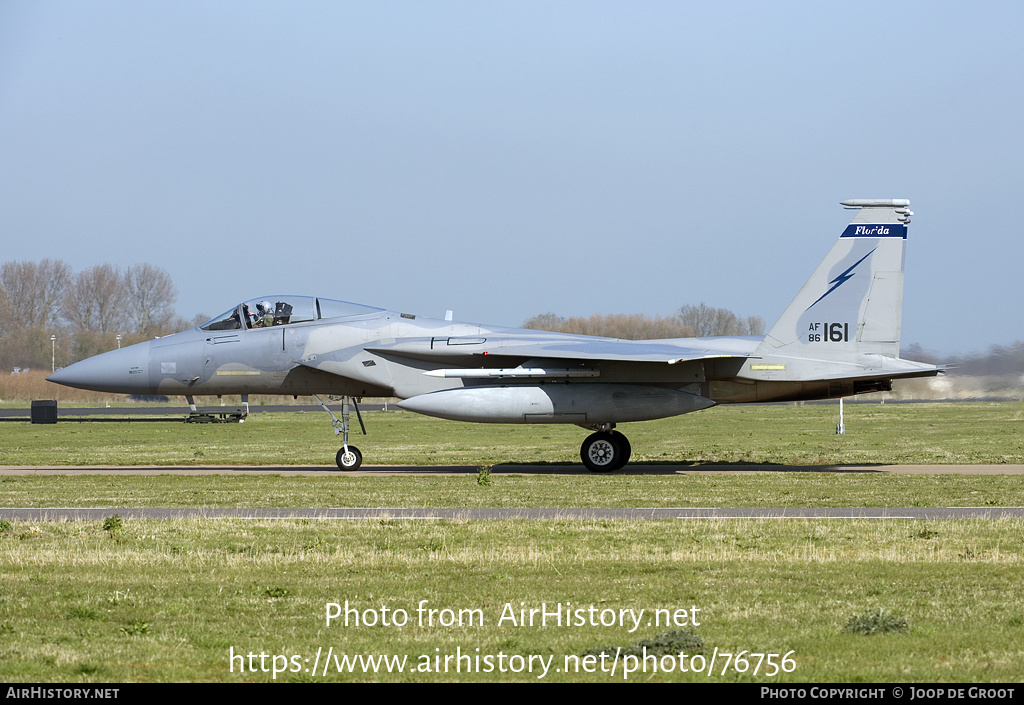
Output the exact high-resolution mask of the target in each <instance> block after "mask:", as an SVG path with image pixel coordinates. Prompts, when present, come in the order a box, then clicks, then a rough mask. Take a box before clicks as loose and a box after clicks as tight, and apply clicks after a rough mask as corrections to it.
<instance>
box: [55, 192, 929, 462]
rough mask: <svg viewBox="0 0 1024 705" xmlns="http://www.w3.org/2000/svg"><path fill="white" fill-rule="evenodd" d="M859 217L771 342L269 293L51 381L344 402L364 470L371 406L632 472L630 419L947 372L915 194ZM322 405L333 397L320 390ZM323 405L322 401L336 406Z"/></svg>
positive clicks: (871, 387)
mask: <svg viewBox="0 0 1024 705" xmlns="http://www.w3.org/2000/svg"><path fill="white" fill-rule="evenodd" d="M842 205H843V206H845V207H847V208H850V209H853V210H855V211H856V212H855V213H854V216H853V220H852V222H851V223H850V224H849V225H848V226H847V227H846V229H845V230H844V231H843V233H842V235H841V236H840V237H839V240H838V242H836V244H835V245H834V246H833V247H832V249H831V250H830V251H829V253H828V255H827V256H826V257H825V259H824V260H823V261H822V263H821V264H820V265H819V266H818V268H817V269H816V270H815V271H814V273H813V274H812V275H811V277H810V279H808V280H807V283H806V284H804V286H803V288H802V289H800V292H799V293H798V294H797V295H796V298H795V299H793V302H792V303H791V304H790V305H789V307H788V308H787V309H786V310H785V312H784V313H783V314H782V316H781V317H780V318H779V320H778V322H777V323H775V325H774V326H772V328H771V330H770V331H769V332H768V335H766V336H764V338H760V337H753V336H739V337H712V338H677V339H668V340H618V339H612V338H598V337H591V336H581V335H566V334H561V333H551V332H545V331H535V330H524V329H518V328H502V327H496V326H487V325H481V324H475V323H459V322H454V321H451V320H448V319H449V316H446V317H445V319H444V320H442V319H435V318H429V317H424V316H418V315H414V314H411V313H402V312H399V311H391V310H387V309H381V308H375V307H372V306H364V305H361V304H353V303H348V302H344V301H335V300H331V299H321V298H318V297H315V296H261V297H257V298H255V299H250V300H248V301H245V302H243V303H240V304H238V305H236V306H233V307H232V308H230V309H228V310H227V311H226V312H224V313H223V314H221V315H220V316H217V317H216V318H214V319H212V320H210V321H208V322H207V323H205V324H203V325H201V326H199V327H197V328H194V329H192V330H189V331H184V332H181V333H176V334H174V335H171V336H167V337H165V338H159V339H156V340H152V341H149V342H145V343H140V344H138V345H133V346H131V347H128V348H125V349H123V350H114V351H111V352H108V353H104V354H102V355H97V356H95V357H92V358H89V359H87V360H83V361H81V362H78V363H75V364H73V365H71V366H69V367H67V368H64V369H63V370H60V371H58V372H56V373H55V374H53V375H52V376H51V377H50V378H49V379H50V380H51V381H53V382H57V383H59V384H64V385H67V386H71V387H81V388H85V389H95V390H100V391H107V392H112V393H119V394H180V395H184V396H186V397H187V398H188V400H189V403H190V404H191V405H192V406H193V408H194V407H195V403H194V397H195V396H199V395H204V394H215V395H224V394H241V395H242V397H243V401H247V399H248V395H249V394H256V393H259V394H286V395H295V396H297V395H334V396H338V397H341V400H342V407H343V413H342V418H341V419H338V418H337V417H336V416H334V414H333V412H330V409H329V408H328V407H327V406H326V405H323V406H324V408H325V409H326V410H327V411H328V412H329V413H331V417H332V419H333V424H334V428H335V433H338V434H342V436H343V445H342V448H341V449H340V450H339V451H338V453H337V456H336V461H337V464H338V466H339V467H340V468H342V469H354V468H356V467H359V465H360V463H361V462H362V455H361V453H360V452H359V450H358V449H356V448H355V446H353V445H350V444H349V442H348V436H349V410H350V407H353V406H354V408H355V410H356V412H357V414H358V406H357V405H356V401H357V400H358V399H359V398H361V397H366V396H373V397H389V396H394V397H399V398H401V399H402V400H403V401H402V402H400V404H399V406H401V407H402V408H403V409H407V410H410V411H415V412H417V413H421V414H427V415H430V416H437V417H440V418H445V419H453V420H458V421H476V422H486V423H533V424H550V423H562V424H576V425H578V426H581V427H583V428H586V429H589V430H591V431H592V433H591V434H590V435H589V436H587V438H586V439H585V440H584V441H583V444H582V447H581V449H580V457H581V458H582V460H583V463H584V465H585V466H586V467H587V468H589V469H590V470H593V471H595V472H608V471H612V470H616V469H618V468H621V467H622V466H623V465H625V464H626V462H627V461H628V460H629V457H630V453H631V447H630V443H629V441H628V440H627V439H626V437H625V436H624V435H623V434H622V433H621V432H619V431H617V430H616V425H617V424H620V423H625V422H632V421H646V420H651V419H658V418H664V417H668V416H676V415H679V414H686V413H689V412H692V411H699V410H702V409H707V408H709V407H712V406H715V405H716V404H729V403H752V402H766V401H783V400H798V399H828V398H834V397H840V396H850V395H853V394H860V393H864V392H873V391H879V390H887V389H890V388H891V386H892V382H893V380H896V379H901V378H907V377H922V376H930V375H935V374H938V373H939V372H941V368H939V367H936V366H933V365H926V364H923V363H917V362H911V361H908V360H902V359H900V357H899V343H900V320H901V315H902V299H903V267H904V253H905V249H906V243H907V231H908V225H909V223H910V216H911V215H912V213H911V212H910V210H909V205H910V202H909V201H907V200H900V199H858V200H850V201H843V202H842ZM317 398H318V399H319V396H317ZM321 403H322V402H321Z"/></svg>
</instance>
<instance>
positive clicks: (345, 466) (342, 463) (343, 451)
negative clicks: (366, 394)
mask: <svg viewBox="0 0 1024 705" xmlns="http://www.w3.org/2000/svg"><path fill="white" fill-rule="evenodd" d="M313 398H314V399H316V400H317V401H318V402H319V403H320V406H322V407H323V408H324V411H326V412H327V413H328V414H330V415H331V419H332V421H331V424H332V425H333V426H334V435H335V436H337V435H338V434H341V444H342V445H341V448H340V449H339V450H338V454H337V455H336V456H334V460H335V462H336V463H338V468H339V469H341V470H358V469H359V466H360V465H362V464H363V454H362V453H360V452H359V449H358V448H356V447H355V446H350V445H349V444H348V415H349V410H348V407H349V404H351V405H352V407H353V408H354V409H355V410H356V418H357V419H359V428H360V429H362V431H363V435H364V436H365V435H366V426H365V425H364V424H363V416H362V414H360V413H359V405H358V404H356V400H355V399H354V398H353V397H342V398H341V420H340V421H339V420H338V417H337V416H335V415H334V412H333V411H331V410H330V409H328V408H327V405H326V404H324V402H323V400H321V399H320V397H318V396H317V395H315V394H314V395H313Z"/></svg>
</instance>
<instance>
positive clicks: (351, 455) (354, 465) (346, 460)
mask: <svg viewBox="0 0 1024 705" xmlns="http://www.w3.org/2000/svg"><path fill="white" fill-rule="evenodd" d="M334 460H335V462H337V463H338V467H339V468H340V469H341V470H358V469H359V466H360V465H362V464H363V454H362V453H360V452H359V449H358V448H356V447H355V446H345V447H344V448H339V449H338V454H337V455H336V456H335V457H334Z"/></svg>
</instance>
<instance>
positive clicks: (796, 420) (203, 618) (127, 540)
mask: <svg viewBox="0 0 1024 705" xmlns="http://www.w3.org/2000/svg"><path fill="white" fill-rule="evenodd" d="M325 416H326V415H322V414H316V415H312V417H311V415H309V414H280V415H278V414H274V415H271V414H254V415H252V416H251V417H250V419H249V421H248V422H247V423H245V424H242V425H232V424H223V425H206V426H198V425H186V424H182V423H180V422H178V423H170V422H168V423H130V424H115V423H91V422H86V423H72V422H61V423H59V424H57V425H55V426H39V425H37V426H32V425H29V424H27V423H4V424H0V464H6V465H39V464H54V465H61V464H97V465H105V464H115V465H116V464H126V463H146V464H157V465H160V464H172V463H173V464H182V465H189V464H201V465H217V464H221V463H230V464H236V463H245V464H264V463H273V464H283V465H288V464H301V465H322V466H325V472H324V473H323V475H319V474H318V475H317V476H315V477H281V476H273V475H271V476H258V477H248V476H246V477H239V476H228V475H217V476H212V477H211V476H183V475H174V474H172V473H173V471H169V472H168V473H167V474H163V475H157V476H144V477H140V476H128V477H124V476H113V475H93V476H84V477H71V476H65V475H55V476H39V475H33V476H10V475H7V476H2V477H0V506H29V507H41V506H91V507H112V508H116V507H134V506H169V507H178V506H200V507H203V506H211V507H212V506H281V507H288V506H371V507H373V506H380V507H386V506H403V507H417V506H423V507H428V506H453V507H460V506H467V507H468V506H575V507H600V506H780V507H782V506H786V507H790V506H854V507H858V506H893V507H899V506H985V505H1001V506H1008V505H1024V501H1022V500H1024V496H1022V490H1021V485H1022V484H1024V483H1022V482H1021V480H1020V476H1011V475H999V474H996V475H923V476H915V475H887V474H875V473H850V472H844V471H843V466H846V465H849V464H864V463H899V462H904V463H954V462H955V463H1021V462H1024V452H1022V435H1024V434H1022V426H1024V405H1022V404H1019V403H1016V404H1013V403H1010V404H956V405H942V404H926V405H920V404H915V405H891V404H887V405H870V406H864V405H857V406H848V407H847V418H846V425H847V434H846V435H845V436H841V437H837V436H835V435H834V433H833V430H834V426H835V422H836V419H835V408H834V407H828V406H817V405H806V406H767V407H744V408H719V409H713V410H710V411H708V412H701V413H698V414H692V415H689V416H685V417H680V418H678V419H672V420H667V421H664V422H655V423H650V424H637V425H629V426H627V427H626V428H625V429H624V430H625V431H626V432H627V433H628V434H629V436H630V440H631V441H632V444H633V448H634V453H635V455H634V458H636V459H638V460H639V461H640V463H639V465H638V466H635V467H634V468H633V469H631V470H630V472H629V474H623V475H618V476H611V477H604V476H593V475H584V474H578V473H576V472H575V470H574V471H573V472H568V473H562V472H559V471H554V472H551V473H543V474H539V475H530V474H526V473H522V474H519V473H516V472H515V469H516V465H515V463H523V464H532V463H537V462H539V461H541V462H558V463H578V462H579V461H578V457H577V456H576V453H577V448H578V442H579V440H580V437H581V435H582V433H583V432H582V431H581V430H580V429H575V428H560V427H506V426H484V425H468V424H456V423H448V422H440V421H435V420H431V419H424V418H422V417H415V416H411V415H407V414H402V413H395V412H389V413H387V414H384V413H381V414H368V415H367V417H368V418H367V423H368V427H369V431H370V433H371V434H372V435H370V436H368V437H367V438H365V439H362V438H359V439H358V440H357V441H356V442H357V443H358V444H359V446H360V447H361V448H362V449H363V451H364V455H365V456H367V462H371V463H386V464H405V463H428V464H438V465H446V464H467V465H478V464H485V463H511V465H503V466H502V467H501V472H500V473H496V474H494V475H492V477H491V482H490V484H489V485H481V484H478V482H477V475H476V474H475V473H468V474H461V475H434V476H430V475H428V476H424V477H394V478H374V477H351V476H346V475H345V474H344V473H340V472H328V471H327V470H326V466H327V465H328V464H329V463H330V462H331V460H332V459H333V453H334V450H335V449H336V448H337V445H336V443H335V442H334V439H333V437H332V435H331V433H330V431H329V426H328V425H327V421H326V419H325ZM680 461H686V462H690V463H708V464H728V463H738V462H750V463H778V464H786V465H800V464H815V465H819V464H820V465H826V466H827V465H835V466H836V468H835V471H834V472H831V471H824V472H822V471H814V472H799V471H791V472H777V473H753V474H743V475H718V474H714V475H712V474H708V475H700V474H698V475H676V474H672V473H670V472H666V471H665V470H664V468H665V467H666V465H665V464H666V463H670V462H671V463H676V462H680ZM693 467H694V468H696V469H699V468H700V467H701V466H700V465H694V466H693ZM816 470H817V469H816ZM114 513H115V510H114V509H112V510H111V516H110V517H109V518H108V519H107V520H106V521H104V522H99V521H97V522H72V523H64V522H42V523H32V522H17V521H8V520H5V519H4V518H3V511H2V510H0V680H3V681H11V682H16V681H27V682H32V681H44V682H128V681H227V682H243V681H272V680H277V681H325V680H326V681H348V680H358V681H367V680H382V681H415V682H427V681H474V680H482V681H509V682H512V681H515V682H529V681H536V680H542V681H545V682H557V681H570V682H585V681H592V682H595V681H596V682H617V681H622V680H629V681H641V682H642V681H700V682H708V681H710V682H728V681H759V682H783V681H784V682H851V681H861V682H865V681H867V682H883V681H887V682H911V681H913V682H969V681H978V682H1007V681H1009V682H1017V681H1020V680H1021V678H1022V677H1024V646H1022V644H1024V593H1022V592H1021V590H1020V589H1019V586H1020V585H1021V584H1024V522H1021V521H1019V520H1010V519H1000V520H989V521H981V520H949V521H907V520H894V521H885V522H872V521H866V520H853V521H844V520H813V521H812V520H786V521H779V520H775V521H771V520H741V521H693V522H668V521H658V522H636V521H594V520H589V521H555V520H552V521H519V520H517V521H434V522H413V521H396V520H388V519H380V520H369V521H361V522H351V523H342V522H331V521H304V520H278V521H251V520H228V519H196V520H173V521H127V520H125V521H121V519H120V517H114ZM424 600H426V601H427V602H425V603H424V602H422V601H424ZM346 601H348V603H349V607H350V608H351V609H352V610H353V611H352V612H350V613H349V615H350V624H349V625H348V626H345V624H344V619H343V618H339V619H336V620H334V621H333V622H332V623H330V624H328V623H327V621H326V619H325V616H326V613H327V611H328V609H329V607H328V605H329V604H331V603H337V604H338V605H340V606H341V607H340V608H343V607H344V605H345V603H346ZM420 605H423V607H424V610H426V611H424V612H418V611H417V610H418V607H419V606H420ZM340 608H339V609H340ZM694 608H696V609H697V610H699V611H694ZM431 609H433V610H435V612H433V613H431V612H429V610H431ZM530 609H533V610H541V609H544V610H547V611H548V612H549V613H552V612H553V610H555V609H557V610H558V613H559V614H560V615H562V614H567V613H569V611H571V610H579V611H578V612H571V615H572V618H573V620H574V621H573V622H572V623H569V624H566V623H564V622H563V623H562V624H561V625H558V624H552V623H551V622H552V621H554V618H553V617H549V622H548V624H547V625H546V626H541V625H540V624H539V620H540V617H539V613H535V623H534V624H533V625H532V626H530V625H528V624H527V625H525V626H524V625H522V624H520V623H519V622H520V619H519V617H520V614H521V612H520V610H527V611H528V610H530ZM563 609H564V610H566V612H563ZM640 610H644V612H643V613H640ZM403 614H404V616H405V618H406V623H405V624H403V625H397V624H395V623H394V622H395V621H397V620H398V618H399V617H400V616H402V615H403ZM389 615H390V620H391V621H390V622H388V624H383V622H384V621H386V620H388V618H389ZM528 615H529V613H528V612H527V617H528ZM356 616H358V618H359V619H360V620H361V622H360V624H359V626H356V625H355V624H354V623H353V622H354V620H355V618H356ZM502 617H504V619H502ZM513 617H515V620H514V621H513V619H512V618H513ZM669 617H671V618H673V619H674V620H675V622H676V623H675V624H674V625H672V628H673V629H676V630H677V632H678V633H677V634H675V635H670V636H669V637H665V636H664V635H663V636H662V639H661V641H662V642H669V646H668V647H666V648H667V649H668V651H666V652H664V653H662V652H658V655H657V657H654V655H653V654H651V652H648V654H649V655H650V656H651V658H649V659H648V660H647V661H643V660H641V659H639V658H638V657H636V656H628V657H623V658H620V659H618V660H613V659H609V658H604V659H601V657H599V656H589V657H588V656H586V654H587V653H593V651H594V650H600V649H602V648H604V647H609V649H606V653H614V652H615V650H616V648H619V647H621V648H627V649H628V648H629V647H631V646H633V645H635V644H638V643H639V642H641V640H645V639H647V640H650V639H654V638H655V637H657V636H658V635H659V634H661V633H663V632H664V631H665V630H666V629H667V628H668V627H666V626H665V625H664V623H663V622H664V620H665V619H667V618H669ZM634 618H636V621H635V622H634V621H633V620H634ZM367 620H374V621H375V624H374V625H373V626H368V625H366V624H365V621H367ZM602 621H604V622H605V623H604V624H602ZM428 622H429V623H428ZM659 622H661V624H659ZM680 622H682V624H680ZM696 622H699V624H698V623H696ZM652 644H653V642H652ZM649 648H651V649H653V648H655V647H654V646H651V647H649ZM681 652H682V653H685V654H686V658H685V659H680V658H679V654H680V653H681ZM641 653H642V651H641ZM741 653H742V657H741V658H739V660H736V655H738V654H741ZM232 654H234V656H235V658H234V659H232ZM249 654H252V657H251V658H250V657H248V655H249ZM328 654H330V658H328ZM725 654H732V656H729V657H726V656H725ZM261 655H262V656H261ZM769 655H770V656H769ZM343 656H344V659H343ZM355 656H358V657H361V658H362V659H364V660H362V661H348V660H345V659H347V658H348V657H355ZM379 656H389V657H392V658H398V659H402V658H403V657H404V658H405V659H406V661H405V663H404V667H403V669H402V672H401V673H399V672H396V670H395V669H396V668H397V666H398V665H399V664H398V662H396V661H393V660H392V661H389V662H387V663H386V664H385V663H383V662H380V661H377V662H375V665H374V664H370V663H369V662H367V661H366V660H365V659H367V658H369V657H375V658H376V657H379ZM460 656H462V657H464V658H463V659H461V660H460V659H459V658H458V657H460ZM695 657H696V658H695ZM588 658H589V659H590V660H589V661H588V660H587V659H588ZM631 659H632V660H631ZM712 659H714V664H715V665H714V667H713V673H711V674H709V673H708V672H707V671H708V670H711V668H712V667H711V665H710V663H711V661H712ZM613 664H614V666H613ZM314 665H315V669H314ZM755 666H756V667H757V672H756V674H755V672H754V668H755ZM389 667H390V669H391V670H390V671H389V670H388V668H389ZM613 667H614V668H615V672H614V674H613V673H612V672H611V669H612V668H613ZM698 667H699V668H698ZM682 668H686V669H688V670H686V671H685V672H683V671H682V670H681V669H682ZM275 669H276V670H277V671H278V672H277V673H276V674H275V673H274V671H275ZM588 669H589V672H588ZM630 669H634V670H633V672H631V673H629V672H627V671H629V670H630ZM314 670H315V672H314ZM439 671H440V672H439ZM773 671H774V672H773Z"/></svg>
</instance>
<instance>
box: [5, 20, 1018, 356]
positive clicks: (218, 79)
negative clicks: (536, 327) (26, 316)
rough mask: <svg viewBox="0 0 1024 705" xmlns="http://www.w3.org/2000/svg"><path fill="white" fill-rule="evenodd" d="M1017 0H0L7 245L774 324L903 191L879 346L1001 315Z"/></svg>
mask: <svg viewBox="0 0 1024 705" xmlns="http://www.w3.org/2000/svg"><path fill="white" fill-rule="evenodd" d="M1022 30H1024V3H1021V2H986V3H982V4H980V5H975V6H971V9H969V8H968V6H966V5H964V4H962V3H952V2H896V3H890V2H887V3H874V2H862V3H843V4H838V3H818V2H808V3H755V2H750V3H746V2H713V3H712V2H709V3H697V2H644V1H639V2H630V3H625V2H550V1H547V2H365V3H348V2H287V3H285V2H277V3H271V2H252V1H246V2H227V1H224V2H206V1H204V2H188V1H176V2H134V1H133V2H120V1H117V2H115V1H110V2H104V1H102V0H92V1H90V2H87V3H84V2H55V1H48V0H4V1H3V2H0V242H2V248H3V249H2V254H0V260H4V261H7V260H40V259H43V258H44V257H57V258H60V259H63V260H65V261H66V262H68V263H69V264H70V265H71V266H72V267H73V268H74V269H75V270H81V269H85V268H87V267H90V266H92V265H95V264H99V263H104V262H109V263H112V264H117V265H120V266H128V265H131V264H135V263H137V262H149V263H152V264H155V265H158V266H160V267H163V268H164V269H166V270H167V271H168V272H170V274H171V275H172V277H173V279H174V281H175V283H176V285H177V287H178V289H179V299H178V304H177V308H178V310H179V312H180V313H181V314H182V315H183V316H186V317H191V316H193V315H195V314H198V313H206V314H209V315H211V316H212V315H214V314H217V313H219V312H220V311H223V310H225V309H227V308H228V307H229V306H231V305H232V304H234V303H236V302H237V301H240V300H242V299H250V298H254V297H256V296H260V295H263V294H271V293H291V294H317V295H319V296H322V297H325V298H336V299H344V300H349V301H356V302H360V303H366V304H371V305H376V306H384V307H389V308H396V309H400V310H402V311H408V312H412V313H419V314H422V315H433V316H438V317H440V316H443V314H444V312H445V310H446V309H454V311H455V317H456V318H457V319H459V320H469V321H480V322H486V323H493V324H502V325H519V324H520V323H522V322H523V320H525V319H526V318H528V317H530V316H532V315H535V314H539V313H546V312H554V313H558V314H560V315H564V316H568V315H589V314H592V313H646V314H649V315H667V314H670V313H672V312H673V311H674V310H675V309H677V308H678V307H679V306H681V305H683V304H696V303H700V302H701V301H704V302H707V303H708V304H710V305H712V306H720V307H725V308H729V309H731V310H733V311H734V312H736V313H737V314H739V315H742V316H749V315H760V316H762V317H764V318H765V320H766V321H768V323H769V325H770V323H771V322H773V321H774V320H775V319H776V318H777V317H778V315H779V314H781V312H782V310H783V309H784V308H785V307H786V305H787V304H788V303H789V301H790V300H791V299H792V298H793V296H794V295H795V294H796V292H797V291H798V290H799V288H800V286H801V285H802V284H803V282H804V280H805V279H806V278H807V276H809V275H810V273H811V271H812V270H813V268H814V267H815V266H816V265H817V263H818V262H819V261H820V260H821V259H822V257H823V256H824V255H825V253H826V252H827V251H828V249H829V248H830V247H831V245H832V244H833V242H834V240H835V238H836V237H838V235H839V233H840V232H841V231H842V229H843V227H844V226H845V224H846V223H847V222H848V220H849V215H850V214H849V213H848V212H847V211H844V210H843V209H842V208H840V206H839V205H838V202H839V201H840V200H843V199H847V198H909V199H911V203H912V208H913V210H914V211H915V212H916V213H917V215H916V216H915V218H914V219H913V224H912V225H911V228H910V239H909V241H908V254H907V278H906V291H905V299H904V316H903V341H904V344H909V343H914V342H917V343H920V344H922V345H924V346H925V347H926V348H929V349H932V350H935V351H937V352H940V353H947V354H949V353H958V352H968V351H976V350H984V349H985V348H987V347H988V346H989V345H991V344H996V343H1008V342H1012V341H1014V340H1019V339H1024V315H1022V314H1021V312H1020V303H1021V300H1022V298H1024V296H1022V294H1021V289H1022V287H1021V282H1020V280H1021V275H1020V274H1019V269H1020V267H1021V262H1022V259H1024V244H1022V237H1021V235H1020V233H1019V226H1018V225H1016V224H1015V221H1014V220H1013V219H1014V218H1015V215H1014V214H1015V212H1016V206H1017V205H1018V201H1019V199H1020V197H1021V195H1022V190H1024V179H1022V167H1021V164H1022V153H1024V136H1022V135H1024V130H1022V127H1021V126H1022V125H1024V109H1022V102H1024V90H1022V87H1024V45H1022V43H1021V42H1020V36H1021V34H1022Z"/></svg>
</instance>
